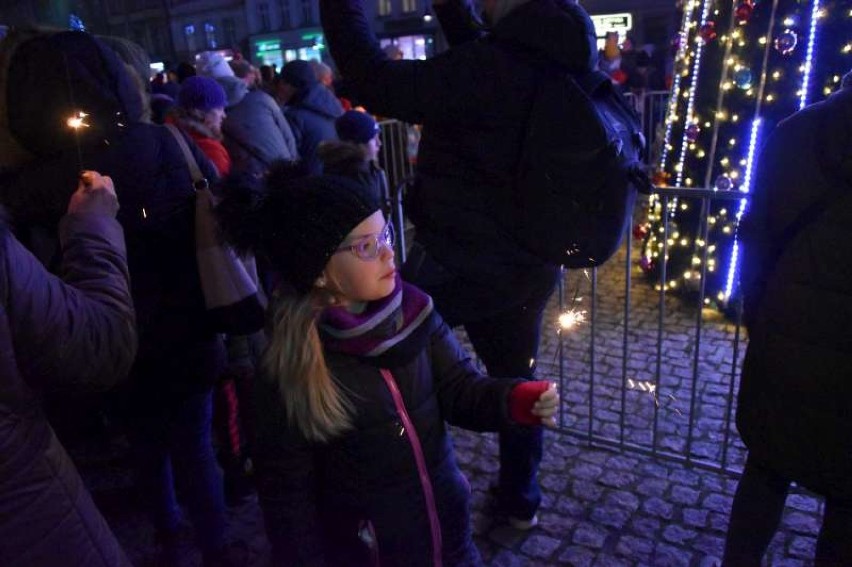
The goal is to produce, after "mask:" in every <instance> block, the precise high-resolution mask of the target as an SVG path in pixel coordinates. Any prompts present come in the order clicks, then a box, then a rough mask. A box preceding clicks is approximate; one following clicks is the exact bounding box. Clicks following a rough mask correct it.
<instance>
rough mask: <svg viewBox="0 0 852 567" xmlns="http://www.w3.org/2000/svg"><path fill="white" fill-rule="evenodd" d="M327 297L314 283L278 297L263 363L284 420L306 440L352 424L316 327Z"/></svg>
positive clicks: (323, 438) (321, 438)
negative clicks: (299, 291) (307, 289)
mask: <svg viewBox="0 0 852 567" xmlns="http://www.w3.org/2000/svg"><path fill="white" fill-rule="evenodd" d="M331 302H332V299H331V296H330V295H329V294H328V292H325V291H323V290H320V289H317V288H314V290H312V291H311V292H310V293H308V294H306V295H304V296H296V295H284V294H282V295H280V296H279V297H277V298H276V300H275V306H274V308H273V317H272V332H271V333H270V335H271V338H270V341H269V347H268V348H267V350H266V353H265V354H264V357H263V363H262V364H263V368H264V371H265V375H266V376H267V377H268V379H270V380H273V381H275V382H276V384H277V386H278V391H279V393H280V395H281V401H282V403H283V404H284V408H285V410H286V412H287V420H288V423H289V425H290V426H291V427H296V428H297V429H298V430H299V431H300V432H301V433H302V434H303V435H304V437H305V438H306V439H308V440H310V441H320V442H322V441H328V440H329V439H331V438H333V437H336V436H338V435H340V434H341V433H343V432H345V431H348V430H349V429H351V428H352V417H351V416H352V403H351V402H350V401H349V399H347V398H346V397H345V396H344V395H343V392H341V389H340V387H339V386H338V385H337V384H336V383H335V382H334V380H333V379H332V376H331V372H330V371H329V369H328V366H327V365H326V362H325V356H324V355H323V347H322V343H321V341H320V337H319V330H318V329H317V323H316V319H317V315H318V313H319V311H320V309H322V308H323V307H324V306H326V305H329V304H330V303H331Z"/></svg>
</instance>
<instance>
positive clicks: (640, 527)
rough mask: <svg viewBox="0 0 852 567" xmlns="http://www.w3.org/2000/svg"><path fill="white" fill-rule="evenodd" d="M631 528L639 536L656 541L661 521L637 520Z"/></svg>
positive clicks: (653, 519) (654, 519) (652, 519)
mask: <svg viewBox="0 0 852 567" xmlns="http://www.w3.org/2000/svg"><path fill="white" fill-rule="evenodd" d="M630 527H631V529H632V530H633V531H634V532H635V533H636V534H637V535H640V536H642V537H646V538H648V539H653V540H655V539H657V534H658V532H659V531H660V521H659V520H657V519H656V518H645V517H642V518H635V519H634V520H633V521H632V522H631V523H630Z"/></svg>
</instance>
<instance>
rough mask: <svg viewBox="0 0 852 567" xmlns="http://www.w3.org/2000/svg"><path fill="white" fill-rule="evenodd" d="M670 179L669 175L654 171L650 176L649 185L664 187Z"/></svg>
mask: <svg viewBox="0 0 852 567" xmlns="http://www.w3.org/2000/svg"><path fill="white" fill-rule="evenodd" d="M670 177H671V175H670V174H669V173H666V172H665V171H655V172H654V175H652V176H651V183H653V184H654V185H656V186H657V187H665V186H666V182H667V181H668V180H669V178H670Z"/></svg>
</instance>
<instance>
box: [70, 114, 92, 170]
mask: <svg viewBox="0 0 852 567" xmlns="http://www.w3.org/2000/svg"><path fill="white" fill-rule="evenodd" d="M87 116H88V114H86V113H85V112H83V111H82V110H78V111H77V112H76V113H75V114H74V115H72V116H71V117H70V118H68V120H66V121H65V124H66V125H67V126H68V127H69V128H71V129H72V130H74V143H75V145H76V146H77V167H78V168H79V171H83V150H82V148H81V147H80V128H88V127H89V124H87V123H86V117H87Z"/></svg>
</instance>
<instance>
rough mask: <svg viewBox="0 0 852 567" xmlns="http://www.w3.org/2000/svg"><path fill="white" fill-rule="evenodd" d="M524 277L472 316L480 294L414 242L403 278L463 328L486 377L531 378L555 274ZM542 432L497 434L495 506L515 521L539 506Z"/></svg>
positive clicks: (546, 272)
mask: <svg viewBox="0 0 852 567" xmlns="http://www.w3.org/2000/svg"><path fill="white" fill-rule="evenodd" d="M530 273H531V277H530V278H529V279H528V280H527V281H525V282H524V283H523V285H522V286H519V288H518V289H517V290H515V291H514V292H513V294H512V296H511V297H506V298H505V301H504V303H505V304H506V307H505V308H504V309H502V310H499V311H496V312H493V313H488V314H487V315H485V316H479V317H475V318H471V316H470V313H471V312H472V311H474V312H475V311H476V309H475V307H476V304H475V301H476V297H478V296H479V295H480V290H477V291H476V292H471V289H472V288H473V287H474V285H473V284H471V283H470V282H468V281H466V280H465V278H464V277H462V276H458V275H454V274H451V273H449V272H448V271H447V270H446V269H445V268H444V267H443V266H441V265H440V264H438V263H437V262H435V261H434V259H433V258H431V256H429V254H428V253H427V252H426V251H425V250H424V249H423V248H422V246H420V245H419V243H415V244H414V246H413V247H412V251H411V254H410V256H409V260H408V262H407V263H406V266H405V269H404V271H403V276H404V277H405V278H406V279H407V280H408V281H411V282H412V283H414V284H415V285H418V286H419V287H421V288H423V289H424V290H425V291H426V292H427V293H429V294H430V295H431V296H432V299H433V300H434V302H435V307H436V309H437V311H438V312H439V313H440V314H441V316H442V317H444V319H445V320H446V321H447V323H448V324H449V325H450V326H453V327H455V326H459V325H462V326H464V328H465V331H467V335H468V337H469V338H470V342H471V344H472V345H473V348H474V350H475V351H476V354H477V356H479V358H480V359H481V360H482V362H483V363H484V364H485V368H486V369H487V370H488V375H489V376H493V377H495V378H519V377H520V378H532V376H533V373H534V372H535V360H536V357H537V356H538V346H539V339H540V336H541V322H542V315H543V313H544V308H545V306H546V305H547V301H548V299H549V298H550V296H551V294H552V293H553V290H554V289H555V287H556V282H557V277H558V273H559V272H558V270H556V269H541V270H537V271H535V273H534V274H533V273H532V271H531V272H530ZM481 292H482V293H483V294H484V293H487V290H486V289H483V290H481ZM483 299H485V297H483ZM488 299H489V300H491V299H493V298H492V297H489V298H488ZM471 302H473V304H471ZM472 307H473V309H472ZM542 434H543V432H542V428H541V427H506V428H504V429H503V430H502V431H500V433H499V435H500V476H499V481H498V487H497V489H498V504H499V506H500V508H501V510H502V511H503V512H505V513H506V514H509V515H510V516H514V517H516V518H519V519H524V520H526V519H530V518H532V516H533V515H534V514H535V512H536V510H537V509H538V506H539V504H540V503H541V489H540V488H539V485H538V479H537V478H536V476H537V474H538V467H539V463H540V462H541V456H542Z"/></svg>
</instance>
